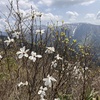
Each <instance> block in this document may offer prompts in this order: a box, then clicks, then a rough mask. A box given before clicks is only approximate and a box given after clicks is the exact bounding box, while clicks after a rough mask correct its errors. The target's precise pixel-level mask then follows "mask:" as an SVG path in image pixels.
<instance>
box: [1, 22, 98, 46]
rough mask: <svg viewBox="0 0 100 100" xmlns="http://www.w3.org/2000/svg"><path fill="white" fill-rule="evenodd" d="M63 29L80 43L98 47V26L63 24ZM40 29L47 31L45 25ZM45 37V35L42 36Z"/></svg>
mask: <svg viewBox="0 0 100 100" xmlns="http://www.w3.org/2000/svg"><path fill="white" fill-rule="evenodd" d="M64 27H65V28H67V32H66V34H67V33H69V34H70V36H72V37H73V38H74V39H76V40H77V41H78V42H80V43H84V41H86V42H87V43H92V44H94V45H100V25H93V24H89V23H72V24H64ZM41 28H42V29H45V30H46V29H47V27H46V26H45V25H42V26H41ZM2 34H3V35H6V34H5V32H2ZM44 35H45V34H44Z"/></svg>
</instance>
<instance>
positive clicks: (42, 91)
mask: <svg viewBox="0 0 100 100" xmlns="http://www.w3.org/2000/svg"><path fill="white" fill-rule="evenodd" d="M46 90H47V87H44V88H43V86H41V87H40V90H39V91H38V94H40V95H41V97H42V96H43V97H44V96H45V95H46V93H45V91H46Z"/></svg>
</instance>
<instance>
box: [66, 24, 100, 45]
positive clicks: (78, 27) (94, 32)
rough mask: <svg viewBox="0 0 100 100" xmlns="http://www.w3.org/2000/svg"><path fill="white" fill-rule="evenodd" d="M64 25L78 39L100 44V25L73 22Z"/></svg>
mask: <svg viewBox="0 0 100 100" xmlns="http://www.w3.org/2000/svg"><path fill="white" fill-rule="evenodd" d="M64 27H67V28H68V32H69V34H71V35H72V36H73V38H75V39H77V41H80V42H84V41H85V40H86V42H89V43H92V44H100V25H93V24H88V23H73V24H65V25H64Z"/></svg>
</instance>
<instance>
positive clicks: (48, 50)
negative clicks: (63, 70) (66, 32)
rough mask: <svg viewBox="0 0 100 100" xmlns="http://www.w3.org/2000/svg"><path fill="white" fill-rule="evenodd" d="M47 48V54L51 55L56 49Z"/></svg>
mask: <svg viewBox="0 0 100 100" xmlns="http://www.w3.org/2000/svg"><path fill="white" fill-rule="evenodd" d="M46 48H47V49H46V51H45V53H48V54H51V53H53V52H55V48H54V47H46Z"/></svg>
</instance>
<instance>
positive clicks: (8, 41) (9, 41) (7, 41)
mask: <svg viewBox="0 0 100 100" xmlns="http://www.w3.org/2000/svg"><path fill="white" fill-rule="evenodd" d="M7 38H8V40H5V41H4V42H5V43H7V46H8V45H9V44H10V43H11V42H14V39H10V38H9V37H7Z"/></svg>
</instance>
